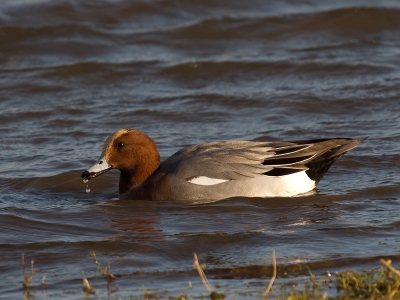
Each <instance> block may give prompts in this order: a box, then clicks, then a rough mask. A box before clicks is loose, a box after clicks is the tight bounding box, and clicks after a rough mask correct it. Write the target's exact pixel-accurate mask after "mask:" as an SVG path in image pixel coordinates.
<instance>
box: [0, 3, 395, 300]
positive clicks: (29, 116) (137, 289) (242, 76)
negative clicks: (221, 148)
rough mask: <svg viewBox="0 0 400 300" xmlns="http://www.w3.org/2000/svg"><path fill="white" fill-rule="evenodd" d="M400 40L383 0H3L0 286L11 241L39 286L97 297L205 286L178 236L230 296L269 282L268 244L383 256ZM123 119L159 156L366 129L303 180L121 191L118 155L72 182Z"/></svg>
mask: <svg viewBox="0 0 400 300" xmlns="http://www.w3.org/2000/svg"><path fill="white" fill-rule="evenodd" d="M399 49H400V5H399V3H398V2H397V1H380V2H379V3H378V2H375V1H335V2H332V3H326V4H323V3H320V1H303V2H298V1H283V2H279V3H278V2H275V1H257V0H250V1H232V0H229V1H218V2H215V1H206V0H201V1H196V2H193V1H190V2H188V1H173V0H165V1H155V0H148V1H144V0H143V1H135V2H131V1H120V0H109V1H88V0H86V1H72V0H70V1H63V0H61V1H45V0H37V1H22V0H19V1H14V0H13V1H11V0H9V1H2V3H1V4H0V90H1V93H0V133H1V143H0V147H1V154H2V155H1V156H0V165H1V168H0V183H1V185H0V189H1V193H0V229H1V230H0V250H1V251H0V274H1V275H0V279H1V280H0V298H4V299H18V298H22V297H23V296H24V290H23V287H22V267H21V255H22V253H24V255H25V260H26V264H27V272H28V271H29V268H30V266H29V262H30V260H31V259H34V262H35V264H34V267H35V269H36V275H35V276H34V277H33V278H32V281H31V287H32V288H31V289H30V291H29V295H28V294H27V292H25V296H29V297H36V298H38V299H59V298H60V299H61V298H62V299H77V298H82V297H84V292H83V290H82V289H83V283H82V279H83V278H87V279H88V280H89V282H90V284H91V285H92V286H93V288H94V289H95V290H96V292H97V293H98V295H99V297H103V298H107V296H108V295H111V296H114V297H121V298H123V299H126V298H127V297H128V296H131V295H133V296H138V295H139V296H141V297H143V295H144V288H143V286H144V287H145V288H147V289H149V291H150V292H151V293H155V294H158V295H161V296H162V297H164V296H165V295H170V296H177V295H179V294H180V293H181V292H185V293H187V294H188V295H191V296H192V297H194V296H199V295H200V293H203V294H206V293H207V290H206V289H205V288H204V287H203V285H202V284H201V281H200V278H199V276H198V275H197V272H196V270H194V269H193V267H192V264H193V252H196V253H197V255H198V256H199V260H200V264H205V265H206V269H205V273H206V275H207V277H208V279H209V280H210V283H211V285H212V286H214V287H215V286H217V285H218V286H220V288H219V289H220V290H224V291H225V292H227V293H228V295H234V294H233V293H234V292H238V294H237V295H236V296H235V297H237V298H254V297H255V296H256V295H258V293H259V292H260V291H262V290H263V289H264V288H265V287H266V286H267V285H268V278H270V276H271V275H272V269H271V264H272V262H271V251H272V249H275V250H276V253H277V263H278V265H279V266H280V267H281V268H282V270H287V271H288V273H289V276H292V277H291V278H292V279H293V278H296V276H299V274H298V273H293V272H292V273H291V272H290V270H292V269H291V268H293V267H294V266H304V265H307V266H309V267H310V268H311V269H312V270H313V272H314V273H315V274H323V273H325V272H326V271H327V270H330V271H331V272H333V271H334V270H343V269H346V268H356V269H357V268H358V269H363V268H366V267H377V266H378V260H379V258H381V257H385V258H391V259H392V260H393V261H394V264H395V265H396V263H398V261H399V259H400V253H399V251H400V237H399V234H398V232H399V229H400V217H399V214H398V211H399V209H400V186H399V183H400V172H399V168H400V163H399V161H400V160H399V158H400V155H399V153H400V143H399V138H400V122H399V112H400V101H399V98H400V90H399V88H398V86H399V83H400V60H399V54H400V50H399ZM121 128H135V129H138V130H141V131H143V132H145V133H146V134H148V135H149V136H150V137H152V138H153V139H154V140H155V141H156V142H157V146H158V148H159V150H160V153H161V156H162V157H163V158H166V157H168V156H170V155H172V154H173V153H174V152H175V151H177V150H179V149H180V148H182V147H183V146H186V145H189V144H195V143H201V142H205V141H215V140H226V139H240V140H242V139H245V140H257V141H275V140H290V139H306V138H327V137H355V138H361V137H365V136H369V138H368V139H367V140H366V141H365V142H364V143H363V144H361V145H360V146H358V147H357V148H356V149H354V150H352V151H351V152H349V153H348V154H346V155H345V156H344V157H343V158H342V159H341V160H339V161H338V162H337V163H336V164H335V165H334V166H333V167H332V169H331V170H330V171H329V172H328V174H327V175H326V176H325V178H324V179H323V180H322V181H321V182H320V184H319V186H318V191H317V194H315V195H310V196H305V197H297V198H292V199H283V198H276V199H275V198H274V199H235V200H229V201H221V202H217V203H210V204H204V205H191V206H187V205H183V204H179V203H178V204H177V203H169V202H157V203H156V202H149V201H119V200H117V185H118V172H117V171H110V172H108V173H107V174H104V175H102V176H100V177H98V178H96V179H93V180H91V181H90V182H89V185H87V184H85V183H83V182H82V180H81V178H80V173H81V172H82V171H83V170H84V169H86V168H88V167H89V166H91V165H92V164H93V163H94V162H95V161H96V160H97V159H98V157H99V155H100V153H101V149H102V145H103V142H104V141H105V139H106V138H107V136H108V135H109V134H111V133H112V132H114V131H116V130H118V129H121ZM89 188H90V190H91V191H90V193H86V190H87V189H89ZM92 250H93V251H95V253H96V255H97V259H98V261H99V262H100V264H101V265H102V266H103V267H105V266H107V264H108V263H110V264H111V272H112V273H113V274H114V275H115V276H116V280H115V282H114V283H111V284H109V285H108V286H107V282H106V280H105V279H103V278H101V276H99V272H98V271H96V269H97V267H96V265H95V264H94V262H93V259H92V258H91V256H90V254H89V252H90V251H92ZM282 272H283V271H282ZM290 274H292V275H290ZM305 274H307V271H306V273H305ZM300 275H301V274H300ZM43 276H45V284H46V285H42V284H41V281H42V278H43ZM279 278H280V279H279ZM278 280H284V279H282V273H278ZM189 281H190V282H191V283H189ZM116 284H118V290H117V291H115V289H116ZM190 285H192V288H189V286H190ZM163 295H164V296H163ZM92 297H95V296H92Z"/></svg>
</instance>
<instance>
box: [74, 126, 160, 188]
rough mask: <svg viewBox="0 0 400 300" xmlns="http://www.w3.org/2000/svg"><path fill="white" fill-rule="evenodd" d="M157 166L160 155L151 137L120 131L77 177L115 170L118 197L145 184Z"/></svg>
mask: <svg viewBox="0 0 400 300" xmlns="http://www.w3.org/2000/svg"><path fill="white" fill-rule="evenodd" d="M159 165H160V154H159V153H158V151H157V147H156V144H155V143H154V141H153V140H152V139H151V138H149V137H148V136H147V135H145V134H144V133H142V132H140V131H137V130H134V129H121V130H118V131H117V132H115V133H113V134H112V135H110V136H109V137H108V138H107V140H106V142H105V143H104V147H103V152H102V153H101V157H100V159H99V160H98V161H97V162H96V163H95V164H94V165H93V166H92V167H91V168H89V169H87V170H86V171H83V172H82V174H81V177H82V178H83V179H86V180H88V179H91V178H94V177H97V176H99V175H101V174H103V173H105V172H107V171H108V170H110V169H119V170H120V171H121V177H120V191H119V192H120V194H122V193H124V192H126V191H127V190H128V189H129V188H130V187H132V186H134V185H137V184H139V183H142V182H143V181H145V180H146V179H147V178H148V177H149V176H150V175H151V174H153V172H154V171H155V170H156V169H157V168H158V167H159Z"/></svg>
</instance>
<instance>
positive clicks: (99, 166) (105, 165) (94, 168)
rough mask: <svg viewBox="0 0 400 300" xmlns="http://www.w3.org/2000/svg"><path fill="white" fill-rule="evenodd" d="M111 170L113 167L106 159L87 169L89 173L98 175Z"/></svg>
mask: <svg viewBox="0 0 400 300" xmlns="http://www.w3.org/2000/svg"><path fill="white" fill-rule="evenodd" d="M109 168H111V165H110V164H109V163H108V162H107V161H106V159H105V158H104V156H103V157H101V158H100V159H99V160H98V161H97V163H95V164H94V165H93V166H92V167H91V168H90V169H87V171H88V172H89V173H97V172H101V171H104V170H107V169H109Z"/></svg>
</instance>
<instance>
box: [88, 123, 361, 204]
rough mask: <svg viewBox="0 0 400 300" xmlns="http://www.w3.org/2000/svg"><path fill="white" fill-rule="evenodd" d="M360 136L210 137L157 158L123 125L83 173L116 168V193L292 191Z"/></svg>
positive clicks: (208, 195)
mask: <svg viewBox="0 0 400 300" xmlns="http://www.w3.org/2000/svg"><path fill="white" fill-rule="evenodd" d="M363 140H364V139H360V140H358V139H348V138H335V139H319V140H303V141H285V142H251V141H221V142H211V143H204V144H200V145H195V146H190V147H186V148H184V149H182V150H180V151H178V152H177V153H175V154H174V155H172V156H171V157H170V158H168V159H166V160H165V161H163V162H162V163H160V155H159V153H158V151H157V147H156V144H155V143H154V141H153V140H152V139H151V138H149V137H148V136H147V135H145V134H143V133H142V132H140V131H137V130H134V129H122V130H118V131H117V132H115V133H114V134H112V135H111V136H110V137H108V139H107V140H106V142H105V144H104V148H103V152H102V154H101V158H100V159H99V160H98V161H97V162H96V164H95V165H94V166H92V167H91V168H89V169H88V170H86V171H84V172H83V173H82V175H81V177H82V178H83V179H85V180H88V179H91V178H94V177H96V176H99V175H101V174H103V173H104V172H107V171H108V170H110V169H119V170H120V171H121V174H120V179H119V198H120V199H143V200H145V199H148V200H173V201H174V200H175V201H187V202H193V201H202V200H204V201H206V200H218V199H225V198H231V197H290V196H295V195H299V194H303V193H306V192H309V191H311V190H313V189H314V188H315V187H316V184H317V183H318V182H319V181H320V180H321V179H322V177H323V176H324V175H325V173H326V172H327V171H328V169H329V167H330V166H331V165H332V164H333V163H334V162H335V161H336V160H337V159H338V158H339V157H340V156H342V155H343V154H344V153H346V152H347V151H349V150H351V149H353V148H354V147H355V146H357V145H358V144H359V143H361V142H362V141H363Z"/></svg>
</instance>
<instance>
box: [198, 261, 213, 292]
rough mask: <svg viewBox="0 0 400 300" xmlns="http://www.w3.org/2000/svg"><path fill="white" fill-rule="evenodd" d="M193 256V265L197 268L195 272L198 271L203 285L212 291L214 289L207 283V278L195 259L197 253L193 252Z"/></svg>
mask: <svg viewBox="0 0 400 300" xmlns="http://www.w3.org/2000/svg"><path fill="white" fill-rule="evenodd" d="M193 257H194V262H193V267H195V268H196V269H197V272H199V275H200V278H201V281H202V282H203V284H204V286H205V287H206V289H207V290H208V291H209V292H210V293H212V292H214V289H213V288H212V287H211V285H210V284H209V283H208V280H207V278H206V275H205V274H204V271H203V269H202V268H201V267H200V264H199V260H198V259H197V254H196V253H193Z"/></svg>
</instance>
